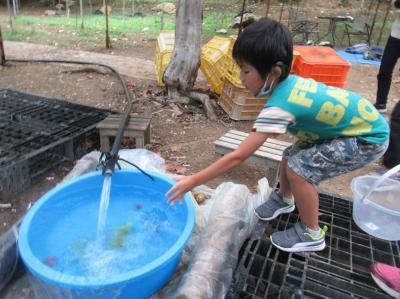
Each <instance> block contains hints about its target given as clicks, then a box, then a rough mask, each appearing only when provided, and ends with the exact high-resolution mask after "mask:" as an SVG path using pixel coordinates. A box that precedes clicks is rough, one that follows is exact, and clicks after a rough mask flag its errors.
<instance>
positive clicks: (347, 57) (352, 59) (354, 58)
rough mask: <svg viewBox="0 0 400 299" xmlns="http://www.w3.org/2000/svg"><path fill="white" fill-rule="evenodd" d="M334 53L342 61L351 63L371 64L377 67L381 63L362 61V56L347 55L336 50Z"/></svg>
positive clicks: (342, 51)
mask: <svg viewBox="0 0 400 299" xmlns="http://www.w3.org/2000/svg"><path fill="white" fill-rule="evenodd" d="M336 53H338V54H339V55H340V56H341V57H342V58H343V59H345V60H347V61H348V62H351V63H361V64H372V65H378V66H379V65H380V64H381V62H380V61H378V60H368V59H364V57H363V54H352V53H347V52H346V51H344V50H336Z"/></svg>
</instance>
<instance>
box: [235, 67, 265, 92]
mask: <svg viewBox="0 0 400 299" xmlns="http://www.w3.org/2000/svg"><path fill="white" fill-rule="evenodd" d="M239 67H240V76H239V78H240V80H241V81H242V83H243V85H244V86H245V87H246V88H247V89H248V90H249V91H250V92H251V94H253V95H254V96H256V95H257V94H258V93H259V91H260V90H261V88H262V87H263V85H264V80H263V78H262V77H261V76H260V74H259V73H258V71H257V70H256V69H255V68H254V67H253V66H252V65H251V64H248V63H246V62H239Z"/></svg>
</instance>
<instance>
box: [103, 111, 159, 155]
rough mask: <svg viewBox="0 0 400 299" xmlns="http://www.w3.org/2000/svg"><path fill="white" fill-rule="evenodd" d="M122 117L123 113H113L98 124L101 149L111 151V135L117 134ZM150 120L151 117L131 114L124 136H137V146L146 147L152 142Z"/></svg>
mask: <svg viewBox="0 0 400 299" xmlns="http://www.w3.org/2000/svg"><path fill="white" fill-rule="evenodd" d="M121 118H122V114H111V115H109V116H108V117H107V118H106V119H104V120H103V121H102V122H100V123H98V124H97V126H96V128H98V129H99V133H100V146H101V151H103V152H109V151H110V137H115V136H116V135H117V131H118V128H119V126H120V123H121ZM150 121H151V117H142V116H136V115H131V116H130V118H129V121H128V124H127V125H126V127H125V130H124V137H130V138H135V141H136V148H144V145H145V144H147V143H150V134H151V131H150Z"/></svg>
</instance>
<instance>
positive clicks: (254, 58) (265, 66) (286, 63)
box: [232, 17, 293, 80]
mask: <svg viewBox="0 0 400 299" xmlns="http://www.w3.org/2000/svg"><path fill="white" fill-rule="evenodd" d="M232 56H233V58H234V59H235V60H236V61H237V62H245V63H249V64H251V65H252V66H253V67H254V68H255V69H256V70H257V71H258V73H259V74H260V75H261V77H262V78H263V79H264V80H265V79H266V77H267V74H268V73H269V72H270V71H271V69H272V67H273V66H275V65H278V66H280V67H281V70H282V75H281V78H280V80H283V79H285V78H286V77H287V76H288V75H289V73H290V68H291V66H292V60H293V42H292V37H291V35H290V33H289V31H288V30H287V28H286V27H285V26H283V25H282V24H280V23H278V22H276V21H274V20H272V19H270V18H267V17H264V18H261V19H260V20H258V21H257V22H254V23H252V24H251V25H249V26H248V27H246V28H245V29H244V30H243V31H242V33H240V34H239V36H238V38H237V39H236V42H235V44H234V46H233V52H232Z"/></svg>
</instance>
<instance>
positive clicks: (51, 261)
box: [43, 256, 58, 268]
mask: <svg viewBox="0 0 400 299" xmlns="http://www.w3.org/2000/svg"><path fill="white" fill-rule="evenodd" d="M57 260H58V259H57V257H55V256H48V257H46V258H45V259H44V260H43V264H45V265H46V266H48V267H50V268H54V267H55V266H56V265H57Z"/></svg>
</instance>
